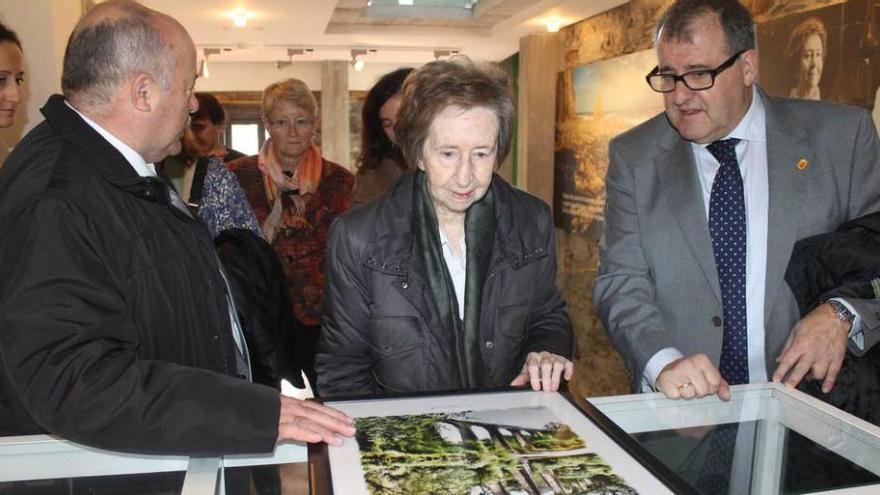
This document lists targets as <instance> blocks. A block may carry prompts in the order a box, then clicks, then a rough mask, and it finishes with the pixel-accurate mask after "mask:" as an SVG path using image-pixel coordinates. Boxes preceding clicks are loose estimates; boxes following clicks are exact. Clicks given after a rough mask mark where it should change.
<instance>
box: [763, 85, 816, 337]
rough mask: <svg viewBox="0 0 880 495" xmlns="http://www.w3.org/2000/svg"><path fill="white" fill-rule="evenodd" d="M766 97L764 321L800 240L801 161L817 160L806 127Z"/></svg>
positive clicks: (803, 173) (805, 172) (803, 172)
mask: <svg viewBox="0 0 880 495" xmlns="http://www.w3.org/2000/svg"><path fill="white" fill-rule="evenodd" d="M763 96H764V102H765V107H766V118H767V180H768V183H769V184H768V185H769V187H768V191H769V195H770V197H769V212H768V215H767V233H768V235H767V267H766V274H767V275H766V285H765V290H766V294H765V295H764V320H765V321H767V318H768V315H770V314H771V310H772V309H773V304H774V303H775V301H776V298H777V296H778V294H779V292H780V291H781V290H782V289H783V287H782V283H783V279H784V272H785V269H786V267H787V266H788V260H789V258H790V257H791V249H792V246H794V243H795V241H797V235H798V225H799V223H798V222H797V219H796V216H797V215H798V212H800V211H802V210H801V208H802V205H801V203H802V201H803V196H804V194H803V191H804V190H805V181H806V180H807V178H808V177H809V175H810V174H811V173H812V172H811V170H812V168H810V169H806V170H799V169H798V163H799V162H800V160H802V159H803V160H807V162H806V163H813V162H814V157H813V153H812V149H811V148H810V145H809V142H808V141H807V134H806V131H805V130H804V128H803V126H801V125H800V124H799V123H798V122H797V121H795V120H794V119H791V118H790V117H789V115H788V114H786V113H785V112H784V110H783V109H781V108H779V106H778V105H776V104H775V102H774V100H773V99H772V98H771V97H768V96H766V95H763Z"/></svg>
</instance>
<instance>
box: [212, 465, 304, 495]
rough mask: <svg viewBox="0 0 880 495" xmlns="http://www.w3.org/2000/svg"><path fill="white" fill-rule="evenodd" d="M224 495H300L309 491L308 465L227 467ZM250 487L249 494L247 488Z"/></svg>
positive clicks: (225, 470) (224, 471)
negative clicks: (234, 494) (247, 494)
mask: <svg viewBox="0 0 880 495" xmlns="http://www.w3.org/2000/svg"><path fill="white" fill-rule="evenodd" d="M223 473H224V481H225V483H226V493H229V494H232V493H249V494H250V495H281V494H301V493H308V491H309V476H308V464H306V463H305V462H297V463H289V464H267V465H264V466H242V467H232V468H230V467H227V468H226V469H224V470H223ZM248 486H250V492H248V491H247V489H246V488H247V487H248Z"/></svg>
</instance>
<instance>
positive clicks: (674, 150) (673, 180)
mask: <svg viewBox="0 0 880 495" xmlns="http://www.w3.org/2000/svg"><path fill="white" fill-rule="evenodd" d="M758 93H759V94H760V96H761V98H762V99H763V103H764V108H765V115H766V127H767V168H768V170H767V174H768V190H769V195H770V197H769V211H768V218H767V221H768V231H769V232H772V235H770V236H769V237H768V240H767V266H766V271H767V277H766V288H765V300H764V313H765V315H769V314H770V312H771V310H772V308H773V303H774V302H775V300H776V295H777V294H778V293H779V292H780V290H779V289H780V284H781V283H782V279H783V276H782V275H783V273H784V272H785V267H786V266H787V265H788V258H789V255H790V254H791V246H792V245H794V242H795V241H796V240H797V222H793V221H792V220H791V215H792V212H797V211H800V208H801V206H800V204H801V201H803V194H800V193H799V191H803V190H804V181H805V180H808V178H809V176H810V175H811V174H812V173H813V169H815V168H816V167H812V168H810V169H807V170H804V171H800V170H798V168H797V167H796V166H795V165H796V164H797V163H798V161H799V160H801V159H803V160H807V162H810V163H812V162H813V161H814V158H815V157H814V155H813V152H812V147H811V145H810V143H809V141H808V139H807V131H806V129H805V128H804V125H803V123H801V122H800V121H799V120H798V118H797V116H796V115H794V114H792V112H791V111H790V110H788V108H787V107H786V105H784V104H783V100H781V99H779V98H775V97H772V96H769V95H767V94H766V93H765V92H764V91H763V90H762V89H761V88H760V87H759V88H758ZM655 119H656V120H655V122H654V124H655V125H661V126H663V127H662V128H663V131H662V133H661V135H660V137H659V138H658V140H657V141H658V144H659V147H660V152H659V153H658V154H657V155H656V156H655V157H654V165H655V167H656V171H657V175H658V178H659V180H660V183H661V184H662V186H663V188H664V189H665V190H666V191H667V199H668V204H669V207H670V209H671V210H672V212H673V213H674V214H675V218H676V221H677V223H678V225H679V227H680V228H681V230H682V232H683V233H684V237H685V239H686V240H687V242H688V245H689V247H690V249H691V251H692V252H693V253H694V255H695V258H696V260H697V263H698V265H699V266H700V268H701V269H702V272H703V274H704V275H705V277H706V280H707V282H708V283H709V286H710V287H711V288H712V291H713V293H714V294H715V297H716V298H717V299H718V301H719V302H720V301H721V286H720V283H719V282H718V272H717V269H716V267H715V256H714V254H713V252H712V238H711V235H710V234H709V227H708V224H707V222H706V214H705V205H704V204H703V199H702V192H701V189H700V183H699V178H698V177H697V172H696V166H695V164H694V157H693V152H692V151H691V148H690V144H689V143H688V142H687V141H685V140H684V139H682V138H681V136H679V134H678V132H677V131H676V130H675V129H674V128H673V127H672V125H670V124H669V123H668V121H667V120H666V117H665V115H663V114H660V115H658V116H657V117H655ZM660 119H663V120H662V121H661V120H660Z"/></svg>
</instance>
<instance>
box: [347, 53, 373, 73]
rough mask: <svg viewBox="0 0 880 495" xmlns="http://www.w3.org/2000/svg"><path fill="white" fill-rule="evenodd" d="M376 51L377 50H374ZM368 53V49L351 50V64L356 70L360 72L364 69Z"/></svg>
mask: <svg viewBox="0 0 880 495" xmlns="http://www.w3.org/2000/svg"><path fill="white" fill-rule="evenodd" d="M373 51H374V52H375V50H373ZM367 53H368V51H367V50H363V49H358V48H355V49H353V50H352V51H351V66H352V67H354V71H355V72H360V71H362V70H364V65H365V63H364V59H363V57H364V56H366V55H367Z"/></svg>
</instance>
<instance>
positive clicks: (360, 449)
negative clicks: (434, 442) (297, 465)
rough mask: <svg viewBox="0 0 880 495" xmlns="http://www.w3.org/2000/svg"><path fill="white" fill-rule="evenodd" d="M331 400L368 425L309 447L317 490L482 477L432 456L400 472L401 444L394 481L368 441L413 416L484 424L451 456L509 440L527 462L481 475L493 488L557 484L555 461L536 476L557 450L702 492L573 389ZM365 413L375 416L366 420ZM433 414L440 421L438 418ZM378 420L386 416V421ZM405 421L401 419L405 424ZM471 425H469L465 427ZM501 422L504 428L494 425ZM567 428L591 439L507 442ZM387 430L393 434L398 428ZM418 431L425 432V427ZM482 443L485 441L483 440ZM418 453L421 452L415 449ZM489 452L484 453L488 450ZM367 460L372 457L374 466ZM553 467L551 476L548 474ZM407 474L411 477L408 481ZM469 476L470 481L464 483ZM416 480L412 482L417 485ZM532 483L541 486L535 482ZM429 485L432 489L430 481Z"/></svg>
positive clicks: (658, 487)
mask: <svg viewBox="0 0 880 495" xmlns="http://www.w3.org/2000/svg"><path fill="white" fill-rule="evenodd" d="M324 403H325V404H326V405H328V406H330V407H334V408H337V409H340V410H342V411H343V412H346V413H347V414H349V415H350V416H352V417H353V418H355V421H356V425H358V426H359V427H360V430H359V432H358V435H357V436H356V437H355V438H351V439H346V440H345V442H344V443H343V445H342V446H340V447H332V446H331V447H328V446H327V445H326V444H316V445H310V446H309V482H310V491H311V493H312V494H316V495H317V494H320V495H325V494H333V493H337V494H338V493H346V494H367V493H371V492H370V490H369V489H368V482H367V478H368V477H369V478H370V481H369V483H372V484H374V485H375V484H376V483H377V482H378V483H404V482H409V483H412V482H414V481H413V479H418V480H422V479H429V478H430V479H441V480H442V479H447V480H448V479H449V478H450V472H449V469H457V470H458V471H452V473H457V476H458V479H459V480H461V479H464V480H469V479H476V478H475V477H476V475H474V474H473V473H472V472H473V469H471V468H465V467H460V468H446V467H445V466H444V467H443V468H436V469H438V470H439V469H442V470H443V472H442V473H438V472H437V471H431V472H430V474H429V475H427V476H426V475H425V474H424V473H423V471H424V468H423V467H421V465H419V466H417V465H416V464H424V463H413V466H414V467H413V474H412V476H411V478H412V479H410V478H408V477H407V476H406V475H403V476H399V475H398V473H400V472H401V471H402V470H403V469H407V468H404V467H402V466H401V463H402V462H403V461H401V460H400V456H401V455H406V453H402V452H401V451H400V450H398V451H395V453H394V455H396V456H397V458H396V460H395V465H394V472H395V474H394V480H391V479H390V477H383V476H384V473H387V472H388V470H383V467H382V466H381V465H379V463H377V461H376V460H375V459H376V458H381V457H382V456H381V455H377V454H379V452H377V451H376V450H375V449H372V448H367V445H375V444H376V443H377V442H376V438H375V434H374V432H376V431H380V432H385V431H392V430H395V431H397V432H398V433H401V434H402V433H403V432H402V430H403V428H404V423H406V426H407V427H412V424H413V423H418V424H422V423H419V422H426V423H425V424H428V425H429V426H424V428H428V430H430V429H431V428H434V429H437V428H438V426H437V425H438V424H439V425H440V426H448V423H454V424H455V425H456V428H457V429H458V430H459V431H463V432H464V433H465V435H463V436H469V434H468V433H467V432H468V428H470V429H472V430H475V431H477V432H478V433H479V431H480V430H479V428H482V429H483V434H482V436H480V435H475V437H476V438H469V439H463V440H462V441H461V442H460V443H458V442H457V440H453V441H449V440H448V439H447V440H445V441H444V444H448V445H449V446H450V448H451V449H452V451H451V452H450V453H449V454H448V455H449V456H450V458H455V459H458V458H462V457H463V458H465V459H471V457H472V456H475V455H477V454H476V453H474V450H480V452H481V454H479V455H485V451H486V450H487V448H492V449H496V448H498V447H499V446H503V447H504V448H502V449H501V450H502V451H506V450H511V453H512V455H511V457H513V458H515V459H516V460H517V461H518V462H519V464H518V467H517V469H516V470H511V472H510V473H508V472H505V471H502V470H499V474H497V475H493V476H496V477H494V478H492V477H489V478H491V479H489V480H488V481H487V478H485V477H484V478H481V481H480V485H477V486H484V487H488V486H490V485H491V483H504V482H511V480H514V481H516V480H519V481H522V480H525V481H526V482H528V483H532V482H533V481H534V482H536V483H539V484H542V485H547V484H550V486H552V483H554V482H556V481H558V480H556V478H555V476H554V475H553V472H554V469H553V468H548V467H547V466H546V465H544V466H543V467H541V472H540V476H530V475H532V474H533V473H532V471H534V468H533V467H532V466H533V465H534V464H533V462H532V459H534V457H540V456H548V457H549V456H553V457H554V458H563V457H564V458H565V461H566V462H569V461H570V462H584V463H586V464H588V465H590V466H592V467H591V468H590V469H597V470H598V472H602V473H604V472H605V470H604V468H605V467H607V468H610V471H611V473H613V476H617V479H618V480H619V481H623V482H624V484H625V486H627V487H629V488H631V489H632V490H633V492H638V493H682V494H690V493H696V492H695V491H694V490H693V488H691V487H690V486H688V485H687V484H686V483H685V482H684V481H683V480H682V479H681V478H679V477H678V476H677V475H676V474H675V473H674V472H673V471H671V470H670V469H668V468H667V467H666V466H664V465H663V464H662V463H660V462H659V461H658V460H657V459H656V458H654V457H653V456H651V455H650V454H648V452H647V451H646V450H644V449H643V448H642V447H641V446H640V445H638V443H637V442H635V441H634V440H633V439H632V438H631V437H630V436H629V435H628V434H627V433H626V432H624V431H623V430H622V429H621V428H619V427H618V426H617V425H615V424H614V423H613V422H612V421H610V420H609V419H608V418H607V417H606V416H605V415H604V414H602V413H601V412H600V411H599V410H598V409H597V408H595V407H594V406H593V405H591V404H589V403H588V402H587V401H585V400H583V399H580V398H576V397H574V396H573V395H572V394H570V393H569V392H567V391H563V392H554V393H548V392H533V391H531V390H522V389H504V390H488V391H468V392H462V393H455V392H450V393H439V394H437V393H433V394H408V395H398V396H393V397H381V398H339V399H334V400H329V401H325V402H324ZM387 418H390V419H387ZM364 420H367V421H368V422H367V423H364ZM548 420H549V421H548ZM431 421H436V422H435V423H431ZM377 422H381V424H380V423H377ZM514 423H515V424H514ZM550 423H553V424H554V425H553V426H551V428H550V429H542V428H541V425H544V426H547V424H550ZM397 424H400V425H401V426H400V427H398V426H397ZM364 425H369V426H368V430H369V431H364V428H365V426H364ZM389 425H390V427H389ZM463 425H464V428H465V429H464V430H462V428H463ZM420 427H422V426H420ZM493 427H497V428H494V429H493ZM565 427H567V428H569V429H570V432H571V433H574V434H575V435H576V436H577V437H578V438H580V439H581V440H582V441H583V446H582V447H580V448H572V449H566V448H564V449H560V450H553V449H552V448H549V449H544V450H542V451H540V452H537V453H534V452H531V451H529V450H528V449H530V448H534V447H533V446H528V445H523V442H522V441H521V439H520V438H516V433H513V434H510V435H509V436H510V437H511V438H516V442H513V441H509V440H508V441H505V439H504V438H505V437H506V435H503V434H501V433H499V432H502V431H507V432H510V431H512V430H515V429H516V428H522V430H519V431H520V432H521V433H522V432H524V433H523V434H528V435H531V434H535V435H550V433H548V432H549V431H550V430H552V431H553V435H556V436H560V435H561V436H565V435H567V434H568V433H567V432H566V431H564V428H565ZM410 433H412V432H410ZM383 434H384V433H383ZM387 435H389V436H391V434H390V433H388V434H387ZM418 435H422V433H419V434H418ZM430 436H431V437H434V438H435V439H436V437H438V436H440V435H439V434H436V435H435V434H434V432H433V431H430ZM539 439H540V440H542V442H541V445H547V443H546V441H545V440H546V439H545V438H543V437H539ZM388 440H389V439H388V438H384V439H383V440H382V441H383V442H386V444H387V442H388ZM477 444H480V445H482V446H481V447H480V446H477ZM511 445H512V446H511ZM574 445H578V444H574ZM405 448H406V447H404V449H405ZM463 448H464V449H466V450H467V449H470V450H467V452H466V453H462V450H461V449H463ZM514 451H516V452H514ZM412 455H414V456H416V455H420V454H417V453H414V454H412ZM433 455H437V454H433ZM501 455H504V456H505V461H506V462H510V460H509V459H507V458H506V456H507V454H501ZM481 459H483V458H482V457H481ZM365 463H366V464H367V467H366V469H365V466H364V464H365ZM603 463H604V464H603ZM452 464H454V463H452ZM488 464H491V462H488ZM549 465H550V466H556V467H557V468H558V467H559V466H560V464H553V463H552V462H551V463H549ZM560 469H562V468H560ZM564 469H571V468H570V467H566V468H564ZM548 470H549V473H551V474H550V475H548V474H547V473H548ZM513 471H518V472H519V473H525V476H519V475H516V473H514V472H513ZM365 472H367V474H365ZM569 472H570V471H569ZM377 473H378V474H377ZM481 476H484V475H481ZM537 478H541V479H537ZM401 479H403V481H400V480H401ZM596 479H597V480H598V479H599V478H598V477H597V478H596ZM602 480H607V478H602ZM467 482H468V481H463V482H462V483H467ZM484 482H485V484H484ZM588 482H589V481H588ZM409 486H410V489H411V487H412V485H409ZM532 487H533V488H534V485H533V486H532ZM390 489H391V491H392V492H393V491H394V490H395V489H397V490H401V489H402V488H401V486H400V485H398V486H395V487H391V488H390ZM421 489H422V490H424V489H426V488H425V487H424V486H423V487H422V488H421ZM487 489H488V488H487ZM538 491H539V490H538Z"/></svg>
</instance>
